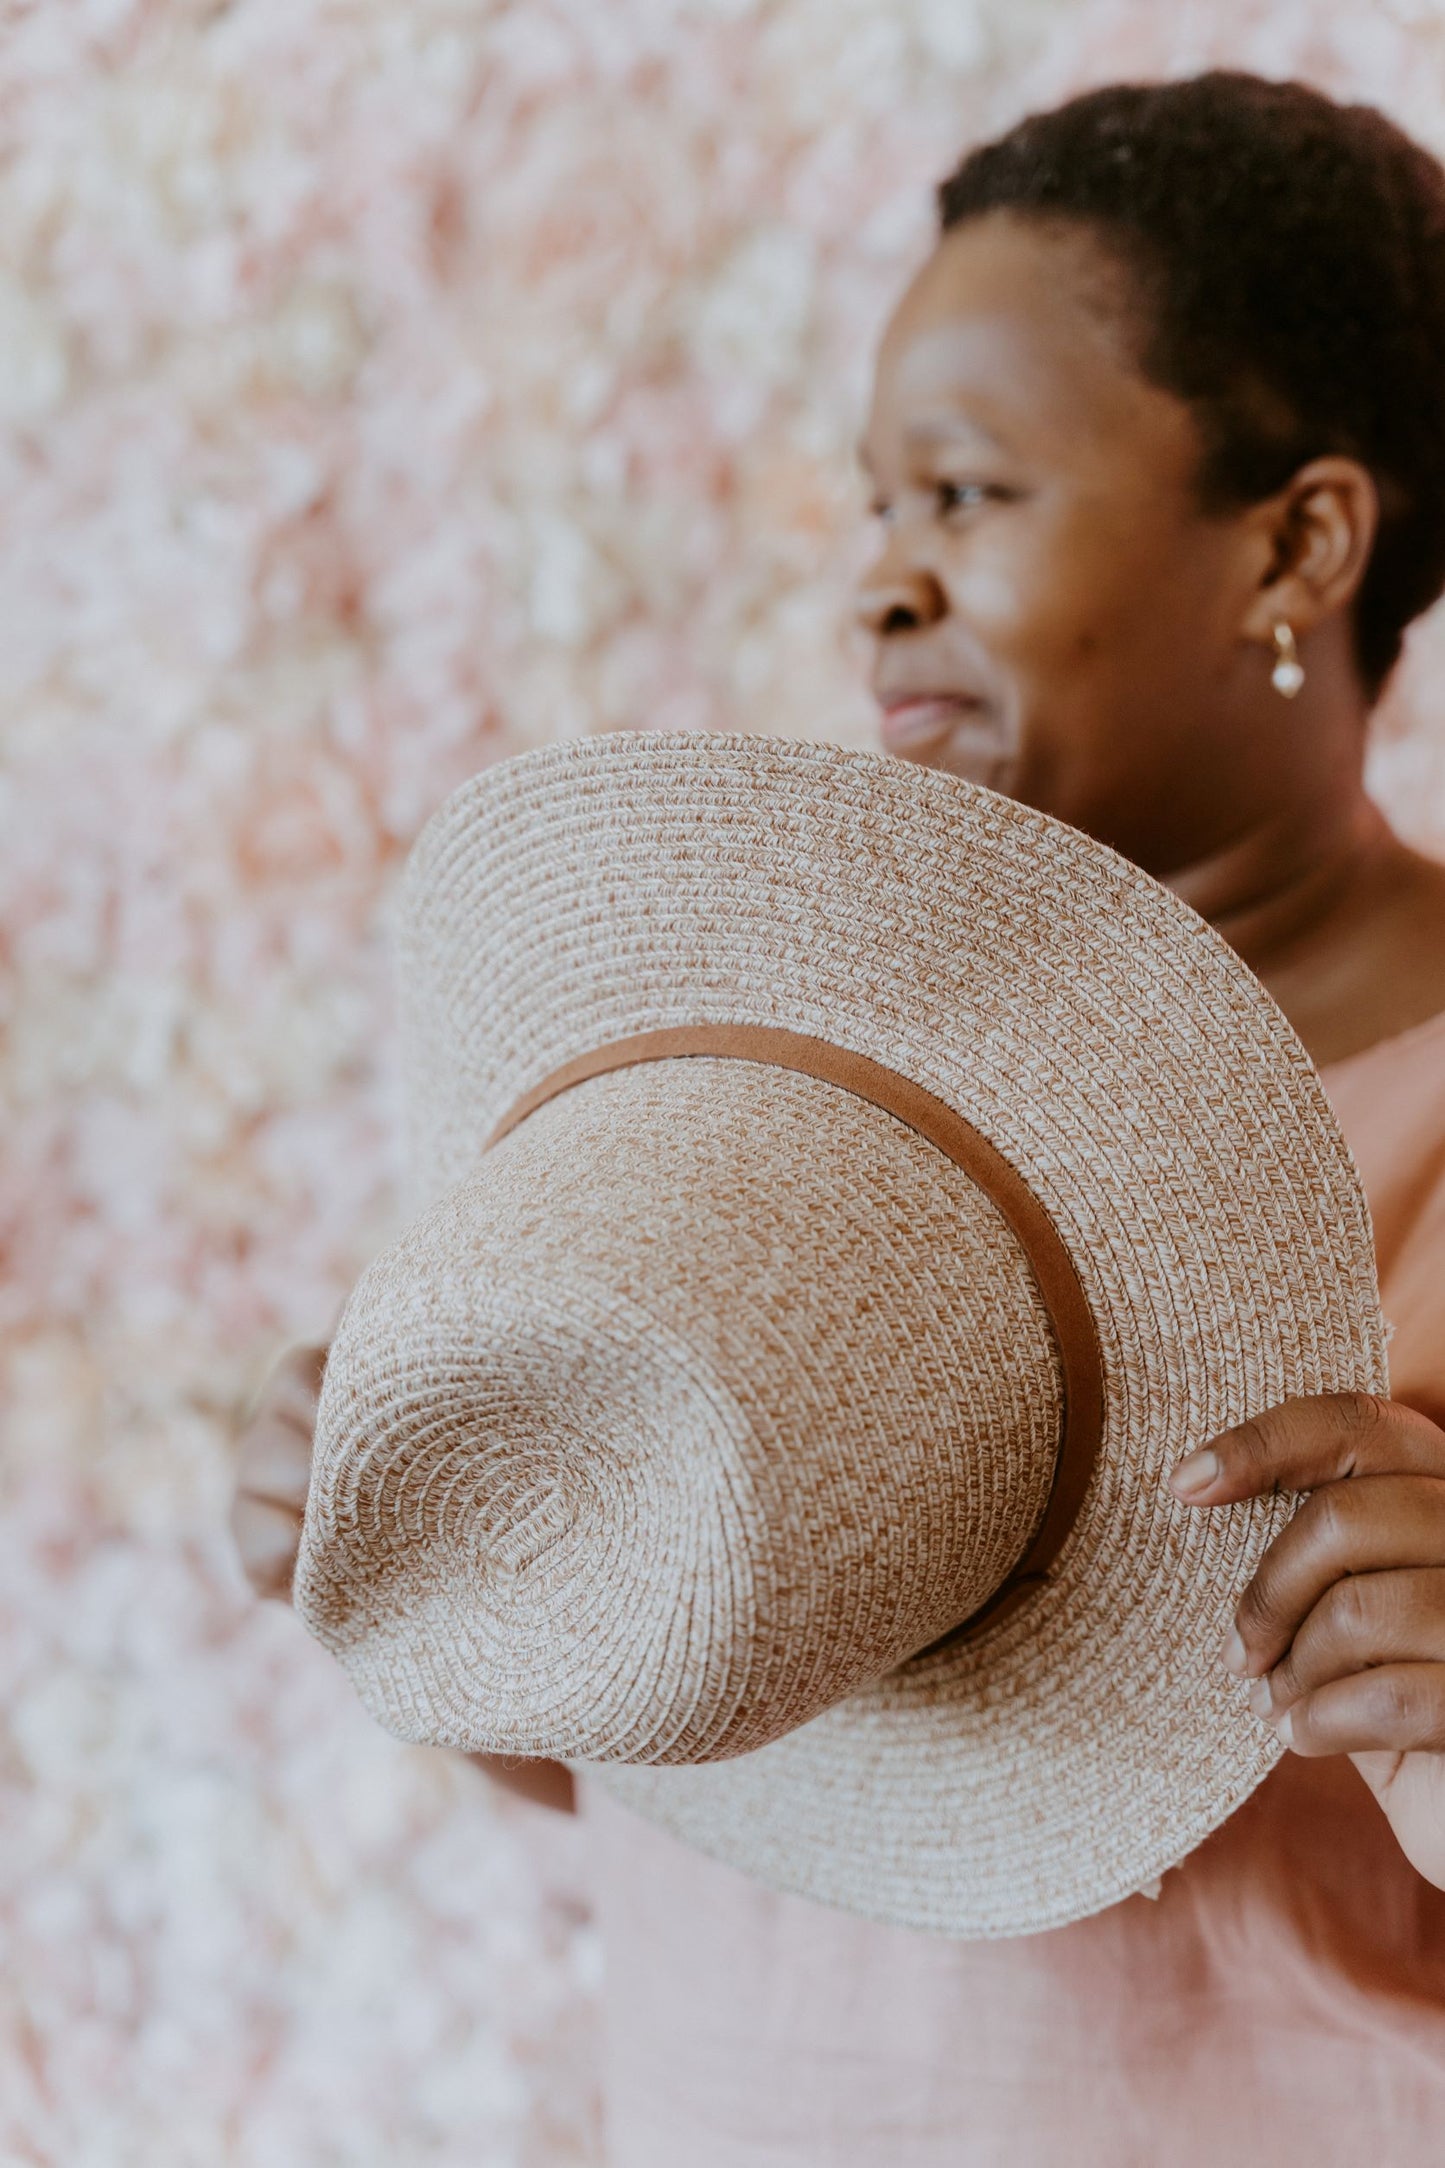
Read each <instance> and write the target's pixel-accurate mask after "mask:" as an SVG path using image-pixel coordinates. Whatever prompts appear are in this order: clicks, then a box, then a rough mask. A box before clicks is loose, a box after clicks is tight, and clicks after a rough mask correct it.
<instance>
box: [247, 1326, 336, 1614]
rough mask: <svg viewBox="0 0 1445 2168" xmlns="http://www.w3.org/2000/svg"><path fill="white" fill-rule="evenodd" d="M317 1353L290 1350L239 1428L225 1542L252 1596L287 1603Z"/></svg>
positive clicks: (316, 1388) (322, 1362)
mask: <svg viewBox="0 0 1445 2168" xmlns="http://www.w3.org/2000/svg"><path fill="white" fill-rule="evenodd" d="M325 1368H326V1350H325V1348H324V1347H318V1346H314V1345H313V1346H307V1347H293V1348H290V1349H288V1350H287V1352H286V1354H284V1355H283V1356H282V1357H281V1360H280V1361H279V1362H278V1363H277V1364H276V1366H275V1368H274V1369H273V1370H272V1371H271V1373H270V1375H269V1377H268V1378H267V1379H266V1382H265V1384H264V1385H263V1386H262V1387H261V1390H260V1392H259V1393H258V1394H257V1396H256V1398H255V1400H254V1402H253V1403H252V1405H251V1408H250V1410H249V1412H248V1414H247V1416H246V1419H245V1421H244V1422H243V1424H242V1425H241V1436H240V1441H239V1450H238V1453H237V1461H236V1489H235V1493H234V1495H233V1497H232V1499H231V1538H232V1541H233V1542H234V1543H235V1546H236V1550H237V1552H238V1553H239V1555H240V1560H241V1570H242V1572H243V1573H244V1574H245V1576H246V1579H247V1580H248V1581H249V1582H250V1584H251V1586H252V1588H253V1589H254V1590H255V1591H256V1594H257V1595H258V1596H275V1597H277V1598H279V1599H280V1601H281V1602H282V1603H289V1602H290V1600H291V1578H292V1575H293V1574H294V1573H295V1571H296V1554H297V1552H298V1550H299V1549H300V1547H301V1522H302V1519H303V1518H304V1516H305V1512H306V1491H307V1486H308V1484H309V1483H310V1480H311V1439H312V1434H313V1432H314V1431H315V1429H316V1405H317V1402H318V1400H319V1399H320V1397H321V1373H322V1372H323V1370H324V1369H325Z"/></svg>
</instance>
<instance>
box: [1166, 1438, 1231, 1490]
mask: <svg viewBox="0 0 1445 2168" xmlns="http://www.w3.org/2000/svg"><path fill="white" fill-rule="evenodd" d="M1218 1475H1219V1455H1218V1454H1217V1453H1211V1452H1210V1450H1209V1448H1208V1446H1206V1447H1205V1448H1204V1450H1203V1451H1202V1452H1200V1453H1189V1454H1187V1455H1186V1456H1185V1458H1184V1459H1183V1460H1181V1461H1180V1463H1179V1466H1178V1467H1177V1468H1176V1469H1175V1471H1174V1473H1173V1475H1172V1476H1170V1478H1169V1487H1170V1489H1171V1490H1172V1491H1174V1492H1175V1494H1176V1495H1177V1496H1178V1497H1180V1498H1192V1497H1194V1495H1195V1494H1196V1492H1198V1491H1205V1490H1208V1488H1209V1486H1210V1484H1211V1483H1213V1482H1214V1481H1215V1480H1216V1479H1217V1477H1218Z"/></svg>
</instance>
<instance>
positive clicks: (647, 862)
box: [295, 733, 1388, 1936]
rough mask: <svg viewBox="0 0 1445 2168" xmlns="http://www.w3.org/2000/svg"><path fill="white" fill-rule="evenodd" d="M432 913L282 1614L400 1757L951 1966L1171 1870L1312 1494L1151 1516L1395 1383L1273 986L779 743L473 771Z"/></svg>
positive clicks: (1206, 934)
mask: <svg viewBox="0 0 1445 2168" xmlns="http://www.w3.org/2000/svg"><path fill="white" fill-rule="evenodd" d="M399 924H400V960H401V971H400V985H401V1003H402V1014H401V1028H402V1045H403V1052H404V1058H405V1075H406V1103H407V1110H408V1119H409V1123H410V1132H411V1152H412V1165H413V1169H414V1177H415V1182H416V1197H415V1200H414V1202H415V1204H416V1208H417V1209H416V1216H415V1217H414V1218H413V1219H412V1221H411V1222H410V1224H409V1225H408V1226H407V1227H406V1229H405V1231H404V1232H403V1234H402V1235H401V1237H400V1238H399V1239H398V1240H397V1241H396V1242H395V1243H394V1244H393V1245H392V1246H391V1247H390V1248H389V1249H387V1250H386V1251H385V1252H384V1253H383V1254H382V1255H381V1256H379V1257H378V1258H377V1259H376V1261H375V1262H374V1263H373V1264H372V1265H371V1267H370V1268H369V1269H368V1271H367V1272H366V1273H365V1274H364V1275H363V1277H362V1279H361V1280H360V1282H359V1283H358V1285H357V1287H356V1289H355V1291H354V1292H353V1294H352V1296H351V1299H350V1301H349V1303H348V1305H347V1308H346V1311H345V1314H344V1317H343V1319H342V1321H341V1324H340V1327H339V1329H338V1332H337V1334H336V1337H335V1339H334V1341H333V1344H332V1349H331V1353H330V1357H329V1359H328V1362H327V1367H326V1374H325V1380H324V1385H323V1390H322V1396H321V1404H320V1410H319V1416H318V1425H317V1436H316V1446H315V1457H314V1464H313V1471H312V1482H311V1491H310V1497H309V1500H308V1504H307V1509H306V1521H305V1528H304V1532H303V1538H302V1546H301V1553H300V1558H299V1561H298V1567H297V1575H296V1584H295V1598H296V1602H297V1606H298V1608H299V1610H300V1612H301V1615H302V1617H303V1619H304V1620H305V1622H306V1624H307V1626H308V1627H309V1628H310V1630H311V1631H312V1633H314V1634H315V1635H316V1636H317V1637H318V1638H319V1639H320V1640H321V1641H322V1642H323V1643H324V1644H325V1646H326V1647H327V1648H328V1649H330V1650H331V1651H332V1652H333V1654H334V1655H335V1656H336V1657H337V1658H338V1659H339V1660H340V1662H341V1663H342V1665H343V1666H344V1667H345V1669H346V1670H347V1672H348V1673H349V1675H350V1677H351V1679H352V1681H353V1682H354V1685H355V1687H356V1690H357V1692H358V1693H359V1695H360V1696H361V1699H362V1701H363V1702H364V1704H365V1705H366V1707H367V1708H368V1709H369V1710H370V1711H371V1713H372V1714H373V1715H374V1716H375V1717H376V1718H377V1720H378V1721H379V1722H380V1723H381V1724H383V1725H384V1726H386V1728H387V1729H388V1730H390V1731H392V1732H393V1733H395V1734H396V1735H398V1736H399V1737H401V1738H403V1739H408V1740H414V1741H421V1742H427V1743H432V1744H439V1745H450V1746H456V1747H463V1748H468V1749H472V1750H483V1751H488V1752H492V1753H502V1754H506V1753H515V1754H518V1755H551V1756H556V1757H559V1758H562V1759H565V1760H567V1761H569V1762H571V1763H572V1764H573V1765H574V1766H577V1767H585V1768H586V1769H587V1770H588V1771H589V1772H591V1773H592V1774H593V1775H594V1776H595V1778H596V1780H597V1781H598V1782H600V1783H601V1784H603V1785H604V1786H605V1787H606V1788H607V1789H608V1790H609V1791H610V1792H612V1793H614V1794H615V1795H616V1796H617V1797H618V1798H619V1799H620V1800H621V1801H623V1802H624V1803H625V1804H626V1805H628V1806H629V1807H631V1808H632V1809H634V1810H635V1811H636V1812H637V1813H639V1814H641V1815H643V1816H645V1817H648V1818H650V1819H651V1820H653V1821H654V1822H656V1823H658V1824H660V1825H662V1826H663V1827H664V1828H666V1829H668V1830H670V1831H671V1832H673V1833H674V1834H675V1835H676V1836H678V1837H680V1838H682V1839H683V1840H685V1841H687V1842H689V1843H691V1844H693V1845H695V1846H697V1847H699V1848H701V1849H702V1850H704V1851H706V1852H708V1853H711V1854H713V1855H715V1856H716V1857H718V1858H720V1859H723V1860H727V1861H730V1862H731V1863H733V1864H734V1865H735V1866H737V1867H740V1868H742V1869H744V1870H746V1871H747V1872H749V1873H751V1874H752V1875H754V1876H756V1877H758V1878H760V1879H761V1880H763V1881H764V1882H767V1883H769V1884H771V1885H773V1886H775V1887H777V1888H779V1889H784V1890H790V1891H794V1892H797V1893H799V1894H801V1895H803V1896H806V1897H810V1898H813V1899H816V1900H819V1901H821V1902H823V1903H826V1904H831V1905H837V1906H842V1907H844V1908H847V1909H850V1910H853V1911H855V1912H859V1913H863V1914H866V1915H869V1916H871V1917H873V1918H876V1919H879V1920H885V1921H891V1922H894V1923H897V1924H900V1925H904V1926H909V1927H916V1928H925V1929H932V1930H935V1931H938V1932H941V1933H947V1934H952V1935H960V1936H998V1935H1010V1934H1022V1933H1027V1932H1033V1931H1037V1930H1039V1929H1043V1928H1049V1927H1054V1926H1058V1925H1062V1924H1064V1923H1066V1922H1068V1921H1071V1920H1075V1919H1078V1918H1081V1917H1083V1916H1085V1915H1086V1914H1088V1913H1091V1912H1095V1911H1098V1910H1100V1909H1101V1908H1102V1907H1104V1906H1106V1905H1108V1904H1111V1903H1113V1902H1115V1901H1116V1900H1118V1899H1120V1898H1122V1897H1125V1896H1126V1895H1128V1894H1129V1893H1130V1892H1132V1891H1134V1890H1136V1889H1138V1888H1140V1887H1141V1886H1143V1885H1146V1884H1148V1883H1149V1882H1151V1881H1152V1880H1153V1879H1154V1878H1156V1877H1157V1876H1159V1875H1160V1874H1161V1873H1162V1872H1163V1871H1164V1870H1165V1869H1166V1868H1168V1867H1170V1866H1172V1865H1174V1864H1175V1863H1177V1862H1178V1861H1179V1860H1181V1859H1182V1858H1183V1857H1184V1856H1185V1855H1186V1854H1187V1853H1188V1852H1190V1851H1191V1850H1192V1849H1193V1848H1194V1846H1195V1845H1197V1844H1198V1843H1199V1842H1200V1841H1201V1839H1202V1838H1204V1837H1205V1836H1206V1835H1207V1834H1208V1833H1209V1831H1211V1830H1212V1829H1214V1828H1215V1827H1217V1825H1218V1824H1219V1823H1220V1822H1222V1821H1223V1820H1224V1819H1225V1818H1226V1817H1227V1816H1228V1815H1229V1814H1230V1813H1231V1812H1232V1811H1233V1810H1234V1809H1235V1808H1236V1807H1237V1806H1238V1805H1239V1804H1240V1803H1241V1802H1242V1801H1243V1800H1244V1799H1245V1798H1246V1797H1247V1796H1248V1794H1249V1793H1250V1792H1251V1791H1252V1790H1253V1789H1254V1787H1255V1786H1256V1785H1257V1784H1258V1783H1259V1782H1260V1781H1261V1779H1262V1778H1263V1777H1264V1776H1265V1775H1266V1773H1267V1772H1268V1770H1269V1768H1270V1767H1271V1766H1272V1764H1273V1762H1274V1761H1275V1759H1276V1758H1277V1755H1278V1753H1279V1748H1278V1745H1277V1743H1276V1741H1275V1739H1274V1737H1273V1735H1272V1733H1270V1732H1269V1731H1268V1730H1267V1729H1266V1727H1264V1726H1263V1725H1261V1724H1260V1723H1259V1722H1258V1721H1257V1720H1256V1719H1255V1718H1254V1717H1253V1716H1252V1715H1251V1713H1250V1711H1249V1709H1248V1707H1247V1706H1246V1704H1245V1701H1244V1697H1243V1691H1242V1689H1241V1688H1240V1686H1239V1685H1238V1684H1237V1683H1236V1682H1234V1681H1232V1680H1231V1679H1230V1678H1229V1676H1228V1675H1227V1673H1226V1672H1225V1670H1224V1668H1223V1665H1222V1663H1221V1649H1222V1645H1223V1641H1224V1638H1225V1635H1226V1633H1227V1631H1228V1627H1229V1624H1230V1618H1231V1613H1232V1610H1233V1606H1234V1604H1235V1603H1236V1601H1237V1600H1238V1597H1239V1595H1240V1593H1241V1591H1242V1589H1243V1587H1244V1585H1245V1583H1246V1582H1247V1580H1248V1579H1249V1577H1250V1575H1251V1573H1252V1571H1253V1570H1254V1568H1255V1566H1256V1565H1257V1563H1258V1561H1259V1559H1260V1558H1261V1556H1262V1554H1263V1552H1264V1550H1265V1549H1266V1547H1267V1546H1268V1544H1269V1543H1270V1542H1271V1541H1272V1540H1273V1538H1274V1536H1275V1535H1276V1534H1277V1533H1278V1531H1279V1529H1280V1528H1281V1527H1282V1526H1283V1524H1284V1521H1285V1519H1286V1518H1287V1517H1288V1514H1289V1512H1290V1510H1291V1506H1290V1504H1289V1502H1287V1501H1283V1500H1275V1499H1265V1500H1256V1501H1252V1502H1250V1503H1247V1504H1241V1505H1237V1506H1234V1507H1230V1508H1228V1509H1225V1510H1220V1511H1215V1512H1212V1513H1209V1514H1193V1513H1190V1512H1189V1511H1188V1510H1187V1509H1186V1508H1185V1507H1183V1506H1182V1505H1180V1504H1178V1503H1177V1502H1176V1501H1175V1500H1174V1499H1173V1498H1172V1497H1171V1495H1170V1494H1169V1493H1168V1492H1167V1491H1166V1489H1165V1488H1164V1484H1165V1478H1166V1476H1167V1475H1168V1472H1169V1470H1170V1469H1171V1468H1172V1467H1173V1465H1174V1463H1175V1462H1176V1461H1177V1460H1178V1458H1179V1457H1180V1455H1181V1454H1183V1453H1185V1452H1187V1451H1188V1450H1189V1449H1190V1448H1191V1447H1194V1446H1197V1445H1199V1444H1200V1443H1201V1442H1202V1441H1204V1440H1205V1439H1207V1438H1209V1437H1211V1436H1213V1435H1214V1434H1216V1433H1217V1432H1218V1431H1220V1430H1222V1429H1224V1428H1226V1427H1228V1426H1230V1425H1232V1424H1235V1423H1238V1422H1240V1421H1242V1420H1244V1419H1245V1418H1246V1417H1248V1416H1250V1415H1253V1414H1257V1413H1259V1412H1260V1411H1261V1410H1263V1409H1265V1408H1267V1407H1270V1406H1272V1405H1274V1404H1276V1403H1277V1402H1279V1401H1281V1400H1284V1399H1287V1398H1289V1397H1291V1396H1293V1395H1296V1394H1308V1393H1318V1392H1330V1391H1344V1390H1350V1389H1355V1390H1366V1391H1373V1392H1381V1391H1385V1390H1387V1389H1388V1387H1387V1371H1386V1364H1385V1355H1384V1328H1383V1324H1382V1320H1381V1317H1380V1314H1379V1304H1378V1294H1377V1288H1376V1279H1375V1265H1374V1255H1373V1246H1372V1237H1371V1227H1370V1219H1369V1213H1368V1210H1367V1207H1366V1204H1365V1199H1364V1196H1363V1193H1362V1190H1361V1187H1360V1183H1359V1180H1358V1177H1357V1174H1356V1171H1355V1168H1354V1165H1353V1162H1352V1160H1351V1157H1350V1154H1349V1151H1348V1149H1347V1147H1346V1145H1345V1143H1344V1140H1343V1138H1342V1136H1341V1134H1340V1131H1339V1128H1338V1126H1337V1124H1336V1122H1335V1119H1334V1116H1333V1114H1332V1112H1331V1109H1330V1106H1329V1103H1328V1101H1327V1099H1326V1096H1325V1094H1324V1091H1323V1089H1322V1087H1321V1085H1320V1083H1319V1080H1318V1078H1317V1076H1316V1074H1315V1072H1314V1069H1313V1067H1312V1065H1311V1063H1310V1061H1309V1058H1308V1056H1307V1055H1306V1053H1305V1051H1304V1049H1303V1048H1302V1046H1301V1045H1300V1043H1299V1041H1298V1039H1297V1038H1296V1037H1295V1035H1294V1033H1293V1031H1292V1030H1291V1028H1290V1026H1289V1025H1288V1023H1287V1022H1286V1021H1285V1019H1284V1017H1283V1016H1282V1014H1281V1013H1280V1011H1279V1009H1278V1008H1277V1007H1276V1005H1275V1004H1274V1002H1273V1001H1272V999H1271V998H1270V997H1269V995H1268V994H1267V993H1266V992H1265V991H1264V989H1263V988H1262V987H1261V986H1260V985H1259V983H1258V981H1257V980H1256V979H1255V978H1254V977H1253V976H1252V974H1251V973H1250V972H1249V971H1248V970H1247V969H1246V968H1245V966H1244V965H1243V964H1242V963H1241V962H1240V961H1239V959H1238V958H1237V957H1236V956H1235V955H1234V953H1233V952H1232V951H1231V950H1230V949H1229V947H1228V946H1227V945H1226V944H1225V942H1224V941H1223V940H1222V939H1220V938H1219V937H1218V936H1217V935H1216V934H1215V933H1214V932H1213V930H1212V929H1211V928H1210V927H1209V926H1208V925H1207V924H1206V923H1205V922H1204V920H1203V919H1201V918H1200V917H1199V916H1198V915H1197V914H1196V913H1195V912H1193V911H1192V910H1190V909H1189V908H1188V907H1187V906H1186V905H1185V904H1183V903H1182V902H1181V901H1180V900H1179V899H1178V898H1176V897H1175V896H1174V895H1172V894H1171V893H1170V892H1169V891H1168V890H1167V889H1165V888H1164V887H1163V886H1161V885H1160V884H1159V883H1158V882H1156V881H1154V880H1153V879H1152V878H1151V877H1150V876H1149V875H1147V874H1145V873H1143V872H1141V871H1140V870H1139V869H1138V868H1137V867H1135V866H1133V865H1132V864H1130V863H1129V862H1128V861H1126V860H1125V859H1123V858H1121V857H1119V856H1118V855H1117V854H1116V853H1115V852H1113V851H1112V850H1110V849H1108V848H1107V847H1105V846H1104V845H1102V844H1099V843H1097V842H1095V841H1093V840H1092V839H1090V838H1089V837H1087V836H1085V835H1083V834H1081V833H1079V832H1078V831H1077V830H1075V829H1072V828H1070V827H1068V826H1066V825H1064V824H1063V823H1061V822H1059V821H1057V820H1054V819H1051V818H1049V817H1048V816H1046V815H1043V814H1040V813H1037V812H1035V811H1033V810H1031V809H1029V808H1027V807H1025V806H1022V805H1019V804H1017V803H1014V802H1013V801H1011V800H1008V799H1005V798H1002V797H1000V796H998V795H996V794H995V793H993V792H990V791H988V790H985V789H983V788H981V787H978V786H975V785H971V784H969V783H966V782H962V781H959V780H957V779H955V778H951V777H948V776H943V775H939V774H936V773H934V772H932V771H929V770H926V769H922V768H919V767H916V766H912V765H908V764H905V763H903V762H900V761H895V760H892V759H888V758H885V757H882V756H878V755H872V754H867V753H856V752H845V751H841V750H838V749H835V748H830V747H824V746H818V745H811V744H802V743H797V742H790V741H785V740H778V739H768V738H762V737H741V736H712V735H706V734H694V733H679V734H666V735H653V734H647V733H618V734H614V735H608V736H603V737H599V738H593V739H585V740H580V741H574V742H571V743H568V744H564V745H558V746H552V747H548V748H545V749H543V750H541V751H539V752H534V753H529V754H525V755H522V756H521V757H519V758H516V759H513V760H510V761H507V762H504V763H502V764H500V765H498V766H496V767H494V768H492V769H490V770H488V771H487V772H485V773H483V774H482V775H480V776H478V777H476V778H475V779H474V780H472V781H471V782H469V783H467V784H465V785H464V786H463V787H462V788H461V789H460V790H459V791H457V792H456V793H455V794H454V795H453V796H452V797H451V798H450V799H449V800H448V801H447V803H446V804H445V805H444V806H443V808H442V809H441V811H440V812H439V813H438V814H437V815H436V816H435V817H434V818H433V820H432V821H431V822H430V824H429V825H428V827H427V828H426V830H425V831H424V833H423V835H422V837H421V839H420V841H419V843H418V845H417V846H416V849H415V850H414V852H413V855H412V858H411V861H410V863H409V866H408V870H407V874H406V877H405V881H404V883H403V890H402V898H401V911H400V921H399Z"/></svg>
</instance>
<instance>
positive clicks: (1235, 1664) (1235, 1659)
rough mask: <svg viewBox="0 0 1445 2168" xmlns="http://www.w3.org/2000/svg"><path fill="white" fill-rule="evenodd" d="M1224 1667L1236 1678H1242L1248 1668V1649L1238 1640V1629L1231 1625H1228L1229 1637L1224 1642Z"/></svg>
mask: <svg viewBox="0 0 1445 2168" xmlns="http://www.w3.org/2000/svg"><path fill="white" fill-rule="evenodd" d="M1224 1668H1225V1670H1226V1671H1232V1672H1233V1673H1234V1675H1235V1677H1236V1678H1243V1676H1244V1674H1245V1672H1246V1671H1248V1669H1249V1651H1248V1649H1247V1648H1246V1647H1245V1645H1244V1643H1243V1642H1242V1641H1241V1640H1240V1638H1239V1632H1238V1629H1237V1628H1236V1627H1233V1626H1231V1627H1230V1629H1229V1639H1228V1640H1227V1641H1226V1642H1225V1644H1224Z"/></svg>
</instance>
